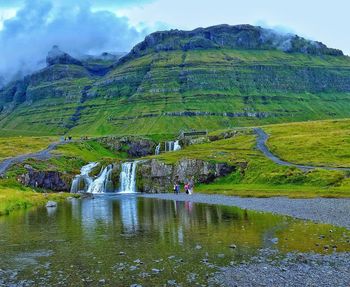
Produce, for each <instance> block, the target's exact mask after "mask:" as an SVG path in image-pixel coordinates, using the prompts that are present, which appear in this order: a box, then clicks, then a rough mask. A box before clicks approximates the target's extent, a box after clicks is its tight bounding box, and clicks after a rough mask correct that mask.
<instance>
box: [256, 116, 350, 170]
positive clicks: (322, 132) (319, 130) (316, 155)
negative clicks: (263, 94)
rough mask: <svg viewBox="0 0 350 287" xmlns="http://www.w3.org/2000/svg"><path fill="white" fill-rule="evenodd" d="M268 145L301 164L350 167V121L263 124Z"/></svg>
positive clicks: (281, 155) (283, 156) (282, 156)
mask: <svg viewBox="0 0 350 287" xmlns="http://www.w3.org/2000/svg"><path fill="white" fill-rule="evenodd" d="M263 129H264V130H265V131H266V132H267V133H268V134H270V139H269V140H268V146H269V148H270V149H271V151H272V152H273V153H275V154H276V155H278V156H279V157H280V158H282V159H284V160H286V161H290V162H293V163H298V164H305V165H314V166H332V167H350V120H349V119H344V120H333V121H311V122H302V123H291V124H281V125H271V126H266V127H263Z"/></svg>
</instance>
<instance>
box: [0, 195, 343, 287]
mask: <svg viewBox="0 0 350 287" xmlns="http://www.w3.org/2000/svg"><path fill="white" fill-rule="evenodd" d="M349 238H350V232H349V231H348V230H346V229H342V228H336V227H332V226H329V225H322V224H315V223H311V222H305V221H299V220H293V219H291V218H289V217H284V216H275V215H271V214H264V213H257V212H251V211H245V210H241V209H239V208H235V207H225V206H214V205H206V204H194V203H189V202H176V201H165V200H157V199H146V198H142V197H137V196H136V195H130V196H128V195H123V196H118V195H115V196H101V197H96V198H95V199H85V200H78V199H74V200H71V201H67V202H65V203H62V204H60V205H59V206H58V207H57V208H54V209H46V208H39V209H36V210H34V209H33V210H28V211H23V212H18V213H15V214H12V215H10V216H6V217H0V255H1V257H0V286H130V285H132V284H140V285H142V286H176V284H178V285H179V286H197V285H198V286H200V285H204V286H205V285H206V282H207V278H208V277H210V276H212V274H213V273H215V272H217V271H218V270H219V268H220V267H223V266H227V265H229V264H239V263H240V262H242V261H249V260H250V258H252V256H254V255H255V254H257V253H258V251H259V249H261V248H273V249H276V250H278V251H279V252H280V253H281V254H284V253H287V252H318V253H326V252H342V251H350V244H349ZM325 246H327V247H328V249H327V248H326V249H325ZM333 247H334V248H333ZM335 247H336V248H335Z"/></svg>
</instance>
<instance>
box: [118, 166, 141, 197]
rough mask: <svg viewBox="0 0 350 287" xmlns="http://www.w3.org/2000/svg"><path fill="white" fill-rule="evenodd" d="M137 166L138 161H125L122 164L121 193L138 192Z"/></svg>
mask: <svg viewBox="0 0 350 287" xmlns="http://www.w3.org/2000/svg"><path fill="white" fill-rule="evenodd" d="M136 166H137V161H134V162H124V163H123V164H122V172H121V173H120V190H119V193H135V192H136Z"/></svg>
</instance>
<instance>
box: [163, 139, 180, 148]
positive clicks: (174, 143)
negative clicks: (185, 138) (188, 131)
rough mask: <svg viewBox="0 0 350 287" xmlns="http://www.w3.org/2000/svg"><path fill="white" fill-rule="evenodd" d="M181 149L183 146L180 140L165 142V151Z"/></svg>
mask: <svg viewBox="0 0 350 287" xmlns="http://www.w3.org/2000/svg"><path fill="white" fill-rule="evenodd" d="M180 149H181V146H180V143H179V141H178V140H177V141H170V142H166V143H165V151H177V150H180Z"/></svg>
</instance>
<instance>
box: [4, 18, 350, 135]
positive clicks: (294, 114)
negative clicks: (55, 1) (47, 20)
mask: <svg viewBox="0 0 350 287" xmlns="http://www.w3.org/2000/svg"><path fill="white" fill-rule="evenodd" d="M57 49H58V47H54V48H53V51H50V52H49V55H48V58H47V59H48V60H47V64H48V65H47V67H46V68H45V69H43V70H41V71H38V72H36V73H34V74H32V75H29V76H27V77H25V78H24V79H23V80H21V81H16V82H13V83H10V84H8V85H7V86H5V87H3V88H2V89H1V90H0V111H1V112H0V128H1V129H3V131H6V130H10V131H16V132H17V133H24V132H26V133H40V134H57V133H62V134H63V133H70V134H76V135H85V134H88V135H103V134H149V133H177V132H179V131H180V130H184V129H209V130H211V129H220V128H225V127H232V126H245V125H257V124H265V123H275V122H287V121H301V120H311V119H325V118H341V117H350V109H349V108H350V101H349V100H350V58H349V57H347V56H344V55H343V52H342V51H340V50H337V49H332V48H328V47H327V46H326V45H324V44H322V43H321V42H315V41H311V40H307V39H304V38H302V37H299V36H297V35H291V34H280V33H277V32H275V31H273V30H269V29H264V28H261V27H255V26H250V25H238V26H229V25H219V26H213V27H208V28H198V29H195V30H193V31H180V30H170V31H162V32H156V33H153V34H150V35H149V36H147V37H146V38H145V40H144V41H143V42H141V43H139V44H137V45H136V46H135V47H134V48H133V49H132V50H131V51H130V52H129V53H128V54H126V55H124V56H122V55H119V56H117V57H110V56H109V55H107V54H106V55H105V57H99V58H95V59H94V58H93V57H85V58H82V59H74V58H73V57H71V56H69V55H68V54H66V53H64V52H62V51H58V50H59V49H58V50H57ZM120 56H122V57H121V58H120Z"/></svg>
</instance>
